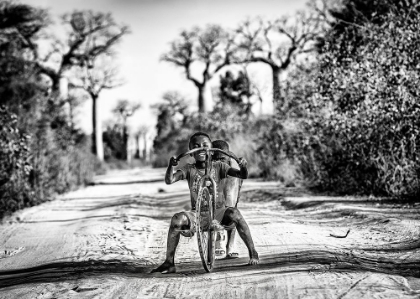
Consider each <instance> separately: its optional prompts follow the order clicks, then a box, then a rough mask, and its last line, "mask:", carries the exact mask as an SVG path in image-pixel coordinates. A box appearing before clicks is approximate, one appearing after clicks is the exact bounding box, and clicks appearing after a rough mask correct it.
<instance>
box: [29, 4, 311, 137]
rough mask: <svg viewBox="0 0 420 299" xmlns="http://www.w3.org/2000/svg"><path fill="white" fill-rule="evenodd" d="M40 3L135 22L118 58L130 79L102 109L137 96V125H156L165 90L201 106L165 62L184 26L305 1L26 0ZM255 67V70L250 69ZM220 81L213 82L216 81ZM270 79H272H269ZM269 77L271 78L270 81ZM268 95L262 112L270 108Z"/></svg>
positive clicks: (231, 23) (275, 11)
mask: <svg viewBox="0 0 420 299" xmlns="http://www.w3.org/2000/svg"><path fill="white" fill-rule="evenodd" d="M21 2H22V3H28V4H31V5H33V6H36V7H42V8H48V9H49V11H50V13H51V15H52V16H53V17H57V16H59V15H61V14H63V13H67V12H71V11H73V10H74V9H78V10H81V9H92V10H95V11H101V12H111V13H112V15H113V16H114V19H115V20H116V21H117V22H118V23H123V24H125V25H128V26H130V28H131V32H132V33H131V34H129V35H126V36H125V37H124V38H123V41H122V42H121V43H120V44H119V45H118V46H117V51H118V53H119V56H118V57H117V59H116V63H117V65H118V67H119V69H120V74H121V75H122V77H123V78H124V79H125V82H126V84H125V85H123V86H121V87H118V88H116V89H114V90H111V91H106V92H104V93H103V94H101V95H100V99H99V103H98V106H99V114H100V116H99V117H100V118H101V119H102V120H107V119H109V118H111V116H112V114H111V112H110V111H111V110H112V108H113V107H114V106H115V104H116V102H117V101H118V99H128V100H130V101H138V102H140V103H141V104H142V108H141V109H140V110H139V111H138V112H137V113H136V114H135V115H134V116H133V117H132V127H133V128H135V127H137V126H139V125H148V126H151V127H154V125H155V123H156V115H155V114H154V113H153V111H152V110H151V109H150V108H149V106H150V105H151V104H153V103H157V102H159V101H160V100H161V97H162V95H163V94H164V93H165V92H166V91H171V90H177V91H179V92H180V93H181V94H183V95H185V96H186V97H187V98H188V99H190V100H191V103H192V105H197V104H196V102H197V100H196V99H197V91H196V88H195V87H194V85H193V83H192V82H191V81H188V80H187V79H186V78H185V76H184V73H183V70H182V69H180V68H177V67H175V66H173V65H171V64H169V63H167V62H163V61H160V60H159V59H160V57H161V55H162V54H163V53H164V52H166V51H167V50H168V49H169V43H170V42H171V41H172V40H174V39H176V38H177V37H178V35H179V33H180V32H181V30H183V29H190V28H192V27H193V26H200V27H202V26H204V25H206V24H220V25H222V26H224V27H226V28H235V27H236V25H238V24H239V23H240V22H241V21H243V20H245V19H246V18H247V17H251V18H252V17H256V16H265V17H267V18H276V17H280V16H282V15H287V14H293V13H294V12H295V11H296V10H297V9H301V8H304V7H305V3H306V2H307V1H306V0H293V1H290V0H21ZM261 69H262V72H263V73H264V72H265V75H264V76H260V77H259V80H260V82H259V84H260V85H261V84H262V85H263V86H262V87H263V88H267V89H270V86H271V75H270V73H269V70H267V69H265V70H264V67H260V70H258V71H257V72H261ZM254 72H255V71H254V70H253V69H251V70H250V74H251V76H252V74H253V73H254ZM217 78H218V76H215V79H216V80H213V81H211V85H213V86H214V85H217V81H218V80H217ZM265 78H266V80H267V81H265ZM268 81H270V82H268ZM270 104H271V103H270V98H269V97H267V100H266V103H264V105H263V111H265V112H268V111H267V110H269V109H270V107H271V106H270ZM90 106H91V105H90V102H87V103H86V104H85V105H84V106H83V109H82V113H81V116H80V126H81V127H82V128H83V129H84V130H85V131H86V132H91V130H92V127H91V108H90Z"/></svg>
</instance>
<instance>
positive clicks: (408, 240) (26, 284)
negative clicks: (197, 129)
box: [0, 170, 420, 299]
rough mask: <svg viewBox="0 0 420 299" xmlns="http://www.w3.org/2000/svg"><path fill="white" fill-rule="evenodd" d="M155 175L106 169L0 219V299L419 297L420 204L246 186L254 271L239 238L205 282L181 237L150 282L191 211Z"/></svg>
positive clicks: (244, 207)
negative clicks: (175, 224) (170, 263)
mask: <svg viewBox="0 0 420 299" xmlns="http://www.w3.org/2000/svg"><path fill="white" fill-rule="evenodd" d="M162 178H163V171H162V170H148V171H144V170H131V171H123V172H115V173H111V174H109V175H107V176H102V177H98V178H97V183H98V184H97V185H95V186H90V187H87V188H85V189H81V190H78V191H75V192H71V193H68V194H66V195H65V196H62V197H60V198H58V199H56V200H54V201H51V202H48V203H45V204H43V205H41V206H37V207H33V208H29V209H25V210H23V211H20V212H18V213H15V214H13V215H12V216H10V217H7V218H5V219H3V221H2V223H1V225H0V298H28V299H29V298H31V299H32V298H258V299H259V298H420V240H419V239H420V220H419V219H420V205H419V204H404V203H401V204H398V205H396V204H393V203H387V202H383V201H377V200H367V199H363V198H334V197H320V196H308V195H305V194H302V192H300V193H299V192H298V190H293V189H285V188H282V187H281V186H279V185H277V184H276V183H261V182H256V181H252V180H248V181H246V182H245V183H244V186H243V195H242V202H241V203H240V205H239V207H240V208H241V211H242V213H243V215H244V216H245V218H246V220H247V222H248V224H249V226H250V229H251V232H252V234H253V237H254V243H255V245H256V248H257V250H258V252H259V254H260V258H261V263H260V265H258V266H247V265H246V263H247V250H246V248H245V246H244V245H243V243H242V241H240V240H239V241H238V251H239V254H240V258H239V259H236V260H226V259H220V260H218V261H217V264H216V269H215V271H214V273H211V274H207V273H205V272H204V270H203V269H202V266H201V263H200V258H199V255H198V251H197V245H196V239H195V237H193V238H181V242H180V246H179V248H178V250H177V255H176V262H177V273H176V274H170V275H162V274H149V272H150V270H151V269H152V268H154V267H156V266H157V265H158V264H159V263H161V262H162V261H163V260H164V255H165V249H166V234H167V228H168V224H169V221H170V217H171V216H172V214H173V213H175V212H178V211H180V210H182V209H185V208H188V206H189V199H188V194H187V184H186V182H179V183H177V184H174V185H171V186H167V185H165V184H164V183H163V182H162V181H159V182H156V180H160V179H162ZM348 230H350V232H349V234H348V235H347V237H346V238H337V237H343V236H345V235H346V232H347V231H348ZM331 235H334V236H335V237H334V236H331Z"/></svg>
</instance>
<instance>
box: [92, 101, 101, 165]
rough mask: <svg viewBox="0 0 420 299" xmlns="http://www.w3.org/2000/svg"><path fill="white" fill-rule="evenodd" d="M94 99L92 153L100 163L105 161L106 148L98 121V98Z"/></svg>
mask: <svg viewBox="0 0 420 299" xmlns="http://www.w3.org/2000/svg"><path fill="white" fill-rule="evenodd" d="M91 97H92V153H93V154H94V155H95V156H96V157H98V159H99V160H100V161H103V160H104V147H103V143H102V129H101V125H100V123H99V119H98V109H97V102H98V97H97V96H95V95H91Z"/></svg>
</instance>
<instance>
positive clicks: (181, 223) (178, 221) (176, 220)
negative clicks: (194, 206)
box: [171, 212, 188, 229]
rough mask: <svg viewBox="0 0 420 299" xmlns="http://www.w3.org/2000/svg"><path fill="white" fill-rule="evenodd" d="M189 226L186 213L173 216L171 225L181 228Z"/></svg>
mask: <svg viewBox="0 0 420 299" xmlns="http://www.w3.org/2000/svg"><path fill="white" fill-rule="evenodd" d="M185 226H188V217H187V216H186V215H185V214H184V213H182V212H181V213H176V214H175V215H173V216H172V219H171V227H173V228H177V229H181V228H184V227H185Z"/></svg>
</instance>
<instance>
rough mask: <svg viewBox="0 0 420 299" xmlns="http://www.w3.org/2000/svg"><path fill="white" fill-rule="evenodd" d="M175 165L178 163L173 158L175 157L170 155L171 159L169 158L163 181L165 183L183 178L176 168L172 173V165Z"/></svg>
mask: <svg viewBox="0 0 420 299" xmlns="http://www.w3.org/2000/svg"><path fill="white" fill-rule="evenodd" d="M177 165H178V161H177V160H176V159H175V157H171V159H170V160H169V166H168V169H166V174H165V183H166V184H167V185H170V184H173V183H175V182H178V181H179V180H181V179H182V178H183V173H182V171H180V170H178V171H177V172H175V173H174V166H177Z"/></svg>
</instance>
